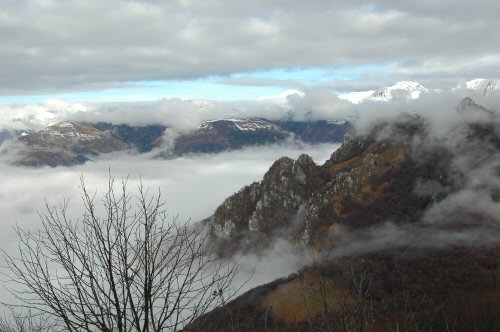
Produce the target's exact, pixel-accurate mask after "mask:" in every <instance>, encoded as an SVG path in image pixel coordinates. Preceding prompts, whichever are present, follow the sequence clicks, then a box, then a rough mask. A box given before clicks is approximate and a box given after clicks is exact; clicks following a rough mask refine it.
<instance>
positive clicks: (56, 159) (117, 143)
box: [16, 121, 129, 167]
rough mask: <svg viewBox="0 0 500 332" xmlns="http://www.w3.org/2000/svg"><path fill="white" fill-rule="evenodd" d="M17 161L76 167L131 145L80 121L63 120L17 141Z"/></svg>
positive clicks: (19, 162)
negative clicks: (98, 156)
mask: <svg viewBox="0 0 500 332" xmlns="http://www.w3.org/2000/svg"><path fill="white" fill-rule="evenodd" d="M16 148H17V149H18V153H19V155H18V158H17V160H16V164H19V165H24V166H43V165H48V166H52V167H55V166H61V165H62V166H72V165H77V164H81V163H83V162H85V161H87V160H89V158H90V157H91V156H95V155H97V154H100V153H108V152H113V151H122V150H126V149H128V148H129V145H128V144H127V143H125V142H123V141H122V140H119V139H117V138H115V137H112V136H111V135H109V134H107V133H105V132H103V131H101V130H98V129H96V128H94V127H93V126H92V125H90V124H85V123H80V122H69V121H66V122H61V123H58V124H55V125H52V126H49V127H46V128H44V129H42V130H40V131H38V132H35V133H32V134H29V135H25V136H21V137H20V138H19V139H18V141H17V147H16Z"/></svg>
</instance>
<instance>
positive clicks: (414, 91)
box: [339, 78, 500, 104]
mask: <svg viewBox="0 0 500 332" xmlns="http://www.w3.org/2000/svg"><path fill="white" fill-rule="evenodd" d="M450 90H451V91H457V90H465V91H467V90H469V91H478V92H480V94H482V95H487V94H488V93H491V92H494V91H496V92H498V91H500V79H483V78H478V79H474V80H471V81H467V82H465V83H464V84H458V85H457V86H455V87H453V88H451V89H450ZM443 91H445V90H443V89H430V88H426V87H424V86H423V85H422V84H420V83H418V82H413V81H399V82H396V83H395V84H393V85H391V86H387V87H382V88H379V89H376V90H367V91H355V92H349V93H344V94H340V95H339V98H340V99H342V100H346V101H349V102H351V103H353V104H359V103H363V102H367V101H372V102H373V101H379V102H390V101H395V100H408V99H410V100H411V99H418V98H420V97H421V96H422V95H423V94H427V93H437V94H439V93H442V92H443Z"/></svg>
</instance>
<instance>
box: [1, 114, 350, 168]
mask: <svg viewBox="0 0 500 332" xmlns="http://www.w3.org/2000/svg"><path fill="white" fill-rule="evenodd" d="M351 129H352V125H351V124H350V123H349V122H346V121H307V122H300V121H271V120H266V119H252V118H248V119H242V118H234V119H220V120H213V121H207V122H204V123H203V124H202V125H201V126H200V127H199V128H198V129H197V130H195V131H194V132H192V133H189V134H184V135H181V136H179V137H177V138H176V139H175V141H174V144H173V148H172V149H171V150H168V152H166V153H165V152H161V153H160V156H163V157H176V156H180V155H183V154H186V153H217V152H220V151H227V150H234V149H240V148H242V147H245V146H252V145H263V144H273V143H280V142H283V141H285V140H286V139H288V138H290V137H295V138H297V139H299V140H302V141H304V142H307V143H324V142H339V141H341V140H342V138H343V137H344V134H345V133H346V132H348V131H350V130H351ZM168 130H169V129H168V128H167V127H165V126H163V125H149V126H129V125H125V124H111V123H106V122H98V123H83V122H70V121H66V122H61V123H58V124H55V125H52V126H49V127H46V128H44V129H43V130H41V131H38V132H35V133H31V134H27V133H26V134H25V135H23V136H22V137H19V138H18V139H17V141H16V144H14V145H12V146H10V148H8V149H7V152H8V151H13V152H14V154H15V161H14V163H15V164H18V165H24V166H35V167H36V166H44V165H48V166H52V167H55V166H72V165H77V164H81V163H84V162H86V161H88V160H90V159H92V158H94V157H95V156H97V155H99V154H103V153H110V152H115V151H135V152H138V153H144V152H149V151H151V150H152V149H154V148H157V147H160V146H161V144H162V137H163V135H164V133H165V132H168Z"/></svg>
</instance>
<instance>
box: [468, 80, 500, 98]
mask: <svg viewBox="0 0 500 332" xmlns="http://www.w3.org/2000/svg"><path fill="white" fill-rule="evenodd" d="M465 86H466V88H467V89H469V90H477V91H480V92H482V94H483V95H487V94H488V93H490V92H492V91H497V92H498V91H500V79H490V80H487V79H484V78H477V79H474V80H471V81H468V82H466V83H465Z"/></svg>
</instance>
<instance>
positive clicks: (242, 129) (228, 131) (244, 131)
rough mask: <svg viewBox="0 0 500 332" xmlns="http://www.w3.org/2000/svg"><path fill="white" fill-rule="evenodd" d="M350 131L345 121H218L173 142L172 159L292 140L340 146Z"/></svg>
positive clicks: (211, 122)
mask: <svg viewBox="0 0 500 332" xmlns="http://www.w3.org/2000/svg"><path fill="white" fill-rule="evenodd" d="M351 129H352V125H351V124H350V123H349V122H346V121H292V120H281V121H273V120H266V119H254V118H246V119H237V118H236V119H220V120H213V121H207V122H205V123H203V124H202V125H201V126H200V128H199V129H198V130H196V131H195V132H193V133H191V134H187V135H183V136H181V137H179V138H177V139H176V141H175V145H174V150H173V155H182V154H185V153H215V152H220V151H224V150H234V149H240V148H242V147H244V146H251V145H263V144H273V143H279V142H283V141H285V140H286V139H288V138H289V137H291V136H295V137H296V138H298V139H300V140H302V141H303V142H306V143H325V142H341V141H342V139H343V137H344V135H345V133H346V132H348V131H349V130H351Z"/></svg>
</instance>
